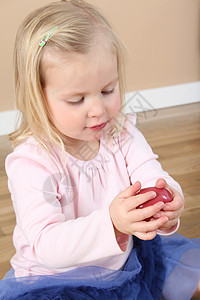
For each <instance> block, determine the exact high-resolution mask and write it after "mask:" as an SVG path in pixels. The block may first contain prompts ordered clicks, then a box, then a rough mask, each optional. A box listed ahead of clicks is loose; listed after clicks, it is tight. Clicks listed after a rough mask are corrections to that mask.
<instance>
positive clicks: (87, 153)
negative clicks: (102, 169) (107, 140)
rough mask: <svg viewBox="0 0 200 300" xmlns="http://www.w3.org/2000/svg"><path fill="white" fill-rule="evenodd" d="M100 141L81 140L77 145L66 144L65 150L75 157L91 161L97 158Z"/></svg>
mask: <svg viewBox="0 0 200 300" xmlns="http://www.w3.org/2000/svg"><path fill="white" fill-rule="evenodd" d="M99 148H100V141H98V140H96V141H92V142H88V141H79V142H77V143H76V145H69V144H65V150H66V151H67V152H68V153H69V154H70V155H72V156H73V157H74V158H77V159H79V160H83V161H89V160H92V159H93V158H95V157H96V156H97V154H98V152H99Z"/></svg>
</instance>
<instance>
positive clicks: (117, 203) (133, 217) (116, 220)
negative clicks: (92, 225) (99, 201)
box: [109, 182, 168, 240]
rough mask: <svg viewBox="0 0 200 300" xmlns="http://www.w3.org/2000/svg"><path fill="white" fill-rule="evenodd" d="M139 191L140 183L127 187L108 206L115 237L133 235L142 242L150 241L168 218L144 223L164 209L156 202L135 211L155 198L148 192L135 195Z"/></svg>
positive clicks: (153, 193)
mask: <svg viewBox="0 0 200 300" xmlns="http://www.w3.org/2000/svg"><path fill="white" fill-rule="evenodd" d="M140 189H141V184H140V182H136V183H135V184H134V185H131V186H129V187H128V188H127V189H125V190H124V191H123V192H121V193H120V194H119V195H117V197H115V199H114V200H113V201H112V202H111V204H110V208H109V209H110V217H111V220H112V222H113V226H114V229H115V234H116V237H117V236H119V235H120V234H121V233H125V234H130V235H135V236H137V237H138V238H140V239H142V240H151V239H153V238H154V237H155V236H156V234H157V229H158V228H162V227H163V226H164V224H165V223H166V222H168V217H166V216H163V217H160V218H159V219H153V218H152V219H151V220H150V221H148V222H147V221H144V220H145V219H146V218H149V217H151V216H153V215H156V214H157V213H158V212H159V211H160V210H161V209H163V208H164V206H165V205H164V203H163V202H158V203H156V204H154V205H152V206H149V207H146V208H143V209H136V207H137V206H138V205H140V204H142V203H144V202H146V201H148V200H150V199H153V198H154V197H155V196H156V193H155V192H148V193H145V194H141V195H136V193H137V192H138V191H139V190H140Z"/></svg>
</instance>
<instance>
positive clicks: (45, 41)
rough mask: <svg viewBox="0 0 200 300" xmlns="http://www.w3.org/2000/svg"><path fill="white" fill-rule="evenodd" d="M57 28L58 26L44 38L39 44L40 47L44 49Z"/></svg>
mask: <svg viewBox="0 0 200 300" xmlns="http://www.w3.org/2000/svg"><path fill="white" fill-rule="evenodd" d="M56 28H58V26H55V27H53V28H52V30H51V31H50V32H49V33H48V34H47V35H46V36H44V37H43V39H42V40H41V41H40V43H39V46H40V47H44V46H45V45H46V43H47V41H48V39H49V38H50V36H51V35H52V33H53V32H54V31H55V30H56Z"/></svg>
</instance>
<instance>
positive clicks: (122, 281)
mask: <svg viewBox="0 0 200 300" xmlns="http://www.w3.org/2000/svg"><path fill="white" fill-rule="evenodd" d="M133 239H134V247H133V249H132V252H131V253H130V256H129V258H128V260H127V262H126V264H125V266H124V268H123V270H117V271H116V270H111V269H106V268H101V267H96V266H88V267H83V268H79V269H75V270H71V271H68V272H65V273H60V274H56V275H50V276H30V277H21V278H15V277H14V276H11V275H10V273H8V274H7V276H6V277H5V278H4V279H3V280H1V281H0V299H5V300H8V299H9V300H12V299H15V300H18V299H27V300H33V299H37V300H38V299H42V300H47V299H52V300H58V299H59V300H60V299H67V300H70V299H73V300H74V299H75V300H87V299H88V300H89V299H95V300H100V299H103V300H106V299H109V300H115V299H116V300H117V299H120V300H121V299H123V300H142V299H145V300H157V299H161V297H162V299H167V300H180V299H181V300H189V299H191V297H192V295H193V293H194V291H195V289H196V287H197V285H198V282H199V280H200V239H192V240H190V239H187V238H186V237H184V236H182V235H180V234H174V235H172V236H169V237H159V236H156V238H154V239H153V240H151V241H142V240H139V239H138V238H136V237H133ZM10 272H12V271H10Z"/></svg>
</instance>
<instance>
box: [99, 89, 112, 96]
mask: <svg viewBox="0 0 200 300" xmlns="http://www.w3.org/2000/svg"><path fill="white" fill-rule="evenodd" d="M114 91H115V89H114V88H113V89H112V90H110V91H102V92H101V93H102V95H105V96H106V95H111V94H113V93H114Z"/></svg>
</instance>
